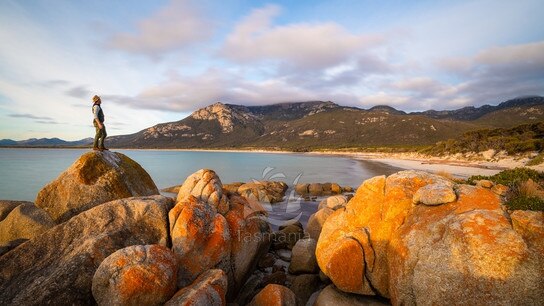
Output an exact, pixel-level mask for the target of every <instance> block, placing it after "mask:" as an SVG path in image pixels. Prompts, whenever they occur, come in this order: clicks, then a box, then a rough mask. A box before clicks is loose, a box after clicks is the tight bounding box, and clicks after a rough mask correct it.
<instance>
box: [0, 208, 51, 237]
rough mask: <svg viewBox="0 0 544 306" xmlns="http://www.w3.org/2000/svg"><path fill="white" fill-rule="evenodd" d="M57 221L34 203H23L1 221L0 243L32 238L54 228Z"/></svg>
mask: <svg viewBox="0 0 544 306" xmlns="http://www.w3.org/2000/svg"><path fill="white" fill-rule="evenodd" d="M54 225H55V222H53V220H52V219H51V217H49V215H48V214H47V213H46V212H45V211H44V210H43V209H40V208H38V207H36V205H34V204H32V203H29V202H27V203H22V204H20V205H18V206H16V207H15V208H14V209H13V210H11V212H10V213H9V214H8V215H7V216H6V217H5V218H4V219H3V220H2V221H0V245H4V244H8V243H10V242H11V241H15V240H19V239H32V238H34V236H36V235H38V234H41V233H43V232H45V231H47V230H48V229H50V228H52V227H53V226H54Z"/></svg>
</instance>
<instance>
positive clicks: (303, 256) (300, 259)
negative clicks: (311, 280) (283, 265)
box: [289, 238, 319, 274]
mask: <svg viewBox="0 0 544 306" xmlns="http://www.w3.org/2000/svg"><path fill="white" fill-rule="evenodd" d="M316 246H317V241H315V239H312V238H308V239H300V240H299V241H297V243H296V244H295V246H294V247H293V254H292V256H291V264H290V265H289V273H291V274H302V273H317V272H319V267H318V266H317V259H316V257H315V248H316Z"/></svg>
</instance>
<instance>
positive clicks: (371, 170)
mask: <svg viewBox="0 0 544 306" xmlns="http://www.w3.org/2000/svg"><path fill="white" fill-rule="evenodd" d="M86 152H89V150H88V149H37V148H36V149H35V148H32V149H26V148H25V149H23V148H1V149H0V200H24V201H31V202H33V201H34V200H35V198H36V195H37V193H38V191H39V190H40V189H41V188H43V187H44V186H45V185H46V184H47V183H49V182H50V181H52V180H54V179H55V178H56V177H58V176H59V175H60V174H61V173H62V172H63V171H64V170H65V169H66V168H68V167H69V166H70V165H71V164H72V163H74V162H75V161H76V160H77V159H78V158H79V156H81V155H82V154H84V153H86ZM115 152H121V153H123V154H125V155H127V156H128V157H130V158H131V159H133V160H135V161H136V162H138V163H139V164H140V165H141V166H142V167H143V168H144V169H145V170H146V171H147V172H148V173H149V174H150V176H151V178H152V179H153V181H154V182H155V184H156V185H157V187H158V188H159V189H163V188H167V187H170V186H174V185H180V184H182V183H183V181H184V180H185V179H186V178H187V176H189V175H190V174H192V173H194V172H195V171H198V170H199V169H203V168H207V169H212V170H214V171H215V172H216V173H217V174H218V175H219V178H220V179H221V181H222V182H223V183H232V182H252V181H255V180H256V181H260V180H275V181H284V182H285V183H287V184H288V185H294V184H296V183H326V182H335V183H338V184H339V185H341V186H351V187H353V188H357V187H358V186H359V185H360V184H361V183H362V182H363V181H364V180H365V179H368V178H371V177H374V176H377V175H384V174H385V175H389V174H391V173H394V172H396V171H399V169H398V168H395V167H392V166H389V165H386V164H382V163H378V162H374V161H366V160H355V159H352V158H350V157H343V156H334V155H317V154H307V153H261V152H216V151H174V150H115ZM164 194H165V195H170V196H175V195H172V194H167V193H164ZM321 199H322V198H318V199H313V201H305V200H304V199H302V198H298V196H297V195H296V194H294V192H292V190H288V192H287V197H286V200H285V201H284V202H283V203H280V204H279V205H276V207H274V209H271V210H274V211H271V215H278V216H277V219H278V220H279V219H281V220H284V219H290V218H298V219H300V220H301V221H302V222H303V223H305V221H307V219H308V217H309V215H310V214H311V213H313V212H315V210H316V209H317V203H318V202H319V200H321ZM293 203H294V204H293ZM272 221H273V222H272V223H274V222H275V223H278V222H280V221H274V220H272Z"/></svg>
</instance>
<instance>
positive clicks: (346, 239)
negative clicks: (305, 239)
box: [316, 171, 544, 305]
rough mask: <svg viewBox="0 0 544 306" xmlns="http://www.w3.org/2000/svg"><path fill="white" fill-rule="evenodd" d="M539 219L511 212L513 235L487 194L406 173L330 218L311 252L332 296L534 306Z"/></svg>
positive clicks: (380, 181)
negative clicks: (334, 293) (328, 281)
mask: <svg viewBox="0 0 544 306" xmlns="http://www.w3.org/2000/svg"><path fill="white" fill-rule="evenodd" d="M421 189H423V190H421ZM435 190H436V191H440V194H437V195H434V194H432V192H434V191H435ZM452 192H455V197H454V196H453V195H452ZM417 194H419V196H421V195H424V196H425V197H426V199H428V201H429V203H430V204H431V205H433V206H427V205H420V204H419V202H420V200H419V199H421V197H420V198H419V199H418V200H415V199H414V198H417ZM443 195H446V196H443ZM450 200H453V201H450ZM434 205H435V206H434ZM539 216H540V215H539ZM535 218H536V219H538V218H541V217H534V216H531V218H529V217H527V216H524V215H522V214H521V213H514V214H512V222H513V223H514V228H513V227H512V223H511V222H510V219H509V216H508V214H507V213H506V212H505V211H503V209H502V206H501V199H500V198H499V197H498V196H497V195H496V194H495V193H494V192H493V191H491V190H490V189H486V188H481V187H473V186H467V185H458V184H455V183H453V182H451V181H449V180H447V179H445V178H443V177H439V176H436V175H432V174H428V173H424V172H418V171H402V172H399V173H397V174H394V175H391V176H389V177H387V178H385V177H383V176H381V177H375V178H372V179H369V180H367V181H365V182H364V183H363V184H362V185H361V186H360V187H359V188H358V190H357V193H356V195H355V197H354V198H353V199H352V200H351V201H350V202H349V203H348V204H347V206H346V208H345V210H338V211H336V212H334V213H333V214H332V215H331V216H329V217H328V218H327V220H326V221H325V224H324V225H323V230H322V232H321V235H320V238H319V241H318V244H317V249H316V255H317V259H318V263H319V266H320V267H321V270H322V271H323V272H324V273H325V274H326V275H327V276H329V277H330V278H331V280H332V281H333V283H334V284H335V285H336V286H337V287H338V289H340V290H342V291H345V292H353V293H359V294H367V295H368V294H373V293H375V294H379V295H381V296H384V297H387V298H391V301H392V303H393V304H394V305H398V304H409V305H412V304H444V303H454V304H479V303H481V301H483V300H485V301H486V302H490V303H496V304H501V303H502V304H505V303H506V304H508V303H511V302H512V301H516V303H517V302H519V301H523V302H524V303H528V304H531V303H533V304H534V303H537V301H538V299H539V297H540V298H541V297H542V296H544V285H542V282H541V280H542V279H543V277H544V269H543V266H544V257H543V256H542V255H540V256H538V255H536V254H542V252H541V250H542V249H540V246H542V242H541V241H542V234H540V237H539V238H540V239H538V238H534V237H537V236H538V235H539V233H541V229H543V228H544V226H542V224H544V222H542V221H540V223H539V222H537V221H535ZM529 220H531V221H529ZM538 220H540V219H538ZM534 224H540V225H534ZM540 226H542V228H541V227H540ZM543 231H544V230H543ZM520 233H521V234H520ZM520 288H522V290H521V289H520ZM369 289H370V290H371V292H369Z"/></svg>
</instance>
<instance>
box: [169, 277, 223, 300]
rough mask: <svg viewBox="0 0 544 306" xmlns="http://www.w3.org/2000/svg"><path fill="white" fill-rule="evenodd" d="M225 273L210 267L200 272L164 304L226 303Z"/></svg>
mask: <svg viewBox="0 0 544 306" xmlns="http://www.w3.org/2000/svg"><path fill="white" fill-rule="evenodd" d="M226 293H227V275H226V273H225V272H224V271H223V270H220V269H212V270H208V271H206V272H204V273H202V274H201V275H200V276H199V277H198V278H197V279H196V280H195V281H194V282H193V283H192V284H191V285H189V286H187V287H185V288H182V289H180V290H179V291H178V292H177V293H176V294H175V295H174V296H173V297H172V299H170V300H169V301H168V302H167V303H166V304H164V305H165V306H177V305H185V306H189V305H226V303H227V300H226V296H225V295H226Z"/></svg>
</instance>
